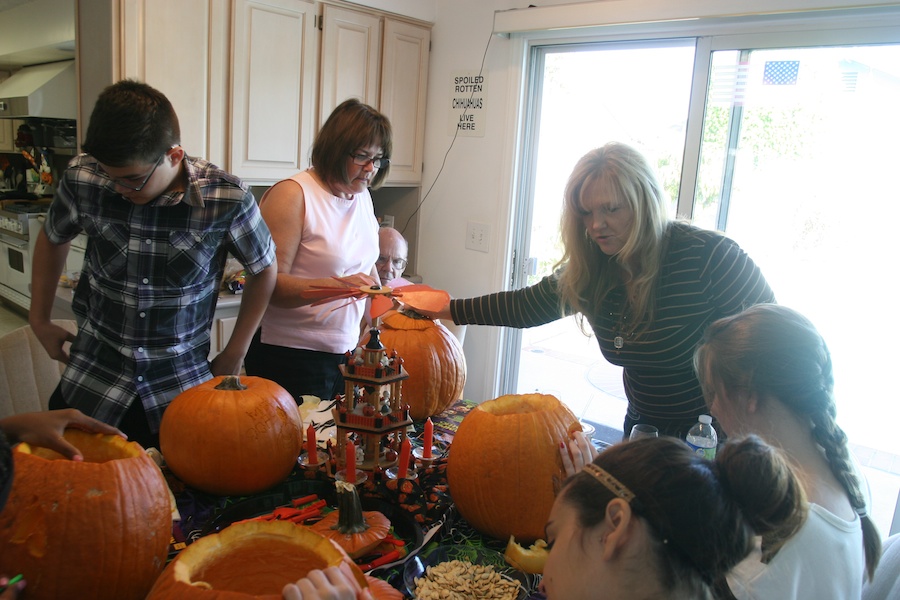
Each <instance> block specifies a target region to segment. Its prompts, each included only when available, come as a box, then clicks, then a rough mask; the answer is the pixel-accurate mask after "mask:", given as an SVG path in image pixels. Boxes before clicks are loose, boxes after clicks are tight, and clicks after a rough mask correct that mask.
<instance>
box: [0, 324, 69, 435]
mask: <svg viewBox="0 0 900 600" xmlns="http://www.w3.org/2000/svg"><path fill="white" fill-rule="evenodd" d="M54 323H56V324H57V325H60V326H62V327H64V328H65V329H67V330H69V331H71V332H72V333H75V332H76V329H77V326H76V324H75V321H72V320H54ZM63 369H65V365H64V364H62V363H60V362H57V361H55V360H53V359H52V358H50V355H48V354H47V351H46V350H44V347H43V346H41V343H40V342H39V341H38V339H37V337H35V335H34V332H33V331H32V330H31V327H30V326H28V325H25V326H24V327H19V328H18V329H14V330H13V331H10V332H9V333H7V334H6V335H4V336H2V337H0V418H2V417H7V416H9V415H14V414H18V413H23V412H34V411H40V410H46V409H47V402H48V400H49V399H50V395H51V394H52V393H53V390H54V389H56V386H57V384H58V383H59V379H60V376H61V375H62V372H63Z"/></svg>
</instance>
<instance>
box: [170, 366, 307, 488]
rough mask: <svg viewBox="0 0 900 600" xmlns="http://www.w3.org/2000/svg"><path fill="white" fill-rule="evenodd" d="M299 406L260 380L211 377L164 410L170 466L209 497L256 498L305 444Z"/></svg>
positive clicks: (282, 475) (280, 475)
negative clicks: (240, 496) (208, 494)
mask: <svg viewBox="0 0 900 600" xmlns="http://www.w3.org/2000/svg"><path fill="white" fill-rule="evenodd" d="M302 432H303V422H302V419H301V418H300V413H299V412H298V411H297V403H296V401H295V400H294V399H293V398H292V397H291V395H290V394H289V393H288V392H287V390H285V389H284V388H283V387H281V386H280V385H278V384H277V383H275V382H274V381H269V380H268V379H263V378H262V377H241V378H238V377H232V376H227V377H216V378H214V379H211V380H209V381H207V382H205V383H201V384H200V385H197V386H195V387H193V388H191V389H189V390H185V391H184V392H182V393H181V394H179V395H178V396H176V397H175V399H174V400H173V401H172V403H171V404H169V406H168V408H166V412H165V413H163V418H162V423H161V424H160V429H159V445H160V450H162V454H163V457H164V458H165V460H166V464H167V465H168V467H169V469H171V470H172V472H173V473H174V474H175V475H176V476H177V477H178V478H179V479H180V480H182V481H183V482H184V483H186V484H188V485H189V486H191V487H194V488H196V489H198V490H202V491H204V492H209V493H210V494H217V495H236V494H254V493H256V492H260V491H263V490H265V489H267V488H270V487H272V486H273V485H275V484H276V483H278V482H280V481H282V480H284V479H285V478H286V477H287V476H288V475H289V474H290V472H291V469H293V467H294V465H295V464H297V457H298V456H300V449H301V447H302V443H303V434H302Z"/></svg>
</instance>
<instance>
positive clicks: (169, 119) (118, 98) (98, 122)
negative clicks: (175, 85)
mask: <svg viewBox="0 0 900 600" xmlns="http://www.w3.org/2000/svg"><path fill="white" fill-rule="evenodd" d="M180 143H181V129H180V127H179V126H178V116H177V115H176V114H175V109H174V108H172V103H171V102H169V99H168V98H166V97H165V95H164V94H163V93H162V92H160V91H159V90H156V89H154V88H152V87H150V86H149V85H147V84H146V83H141V82H139V81H135V80H133V79H123V80H122V81H119V82H117V83H114V84H112V85H110V86H108V87H107V88H106V89H104V90H103V91H102V92H101V93H100V96H99V97H98V98H97V103H96V104H95V105H94V110H93V111H92V112H91V120H90V123H88V128H87V134H85V137H84V143H83V144H82V145H81V147H82V149H83V150H84V151H85V152H87V153H88V154H91V155H92V156H93V157H94V158H96V159H97V160H98V161H100V162H101V163H103V164H105V165H109V166H111V167H124V166H129V165H132V164H134V163H139V162H141V163H152V162H155V161H156V160H157V159H158V158H159V157H160V155H161V154H162V153H163V152H165V151H166V150H168V149H169V148H171V147H172V146H177V145H178V144H180Z"/></svg>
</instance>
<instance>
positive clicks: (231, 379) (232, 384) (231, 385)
mask: <svg viewBox="0 0 900 600" xmlns="http://www.w3.org/2000/svg"><path fill="white" fill-rule="evenodd" d="M215 389H217V390H223V391H228V392H240V391H242V390H246V389H247V386H246V385H244V384H243V383H241V378H240V377H238V376H237V375H226V376H225V377H223V378H222V381H220V382H219V385H217V386H216V387H215Z"/></svg>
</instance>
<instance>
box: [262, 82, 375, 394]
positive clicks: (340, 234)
mask: <svg viewBox="0 0 900 600" xmlns="http://www.w3.org/2000/svg"><path fill="white" fill-rule="evenodd" d="M390 154H391V125H390V122H389V121H388V119H387V117H385V116H384V115H382V114H381V113H379V112H378V111H376V110H375V109H373V108H372V107H370V106H367V105H365V104H362V103H361V102H359V101H357V100H347V101H345V102H343V103H342V104H341V105H340V106H338V107H337V108H335V109H334V111H333V112H332V113H331V116H330V117H328V120H327V121H326V122H325V125H323V126H322V129H321V130H320V131H319V134H318V135H317V136H316V141H315V143H314V144H313V149H312V161H311V162H312V167H310V168H309V169H307V170H306V171H303V172H301V173H298V174H297V175H294V176H293V177H290V178H288V179H285V180H283V181H280V182H278V183H277V184H275V185H274V186H273V187H272V188H271V189H269V190H268V191H267V192H266V194H265V195H264V196H263V197H262V199H261V200H260V210H261V212H262V216H263V219H265V221H266V224H267V225H268V226H269V230H270V231H271V232H272V238H273V239H274V240H275V245H276V247H277V257H278V280H277V283H276V284H275V291H274V293H273V294H272V300H271V303H270V305H269V308H268V309H267V310H266V314H265V316H264V317H263V320H262V324H261V326H260V329H259V331H258V332H257V333H256V336H255V337H254V339H253V342H252V343H251V345H250V350H249V351H248V353H247V357H246V359H245V367H246V370H247V374H248V375H255V376H259V377H265V378H266V379H271V380H273V381H275V382H277V383H278V384H280V385H281V386H282V387H284V388H285V389H286V390H288V392H290V393H291V395H293V396H294V398H295V399H298V400H299V397H300V396H301V395H312V396H318V397H319V398H323V399H326V400H330V399H331V398H333V397H334V396H335V395H336V394H340V393H343V378H342V377H341V373H340V370H339V369H338V365H340V364H341V363H342V362H343V361H344V355H345V352H347V351H348V350H352V349H353V348H355V347H356V345H357V342H358V340H359V335H360V323H361V322H362V320H363V316H364V311H365V306H366V303H365V302H351V303H347V301H346V300H335V301H334V302H327V303H324V304H321V305H319V306H309V304H310V303H311V302H313V300H308V299H304V298H301V293H302V292H303V291H304V290H307V289H309V288H310V286H323V285H326V286H327V285H335V281H334V279H333V278H334V277H340V278H343V280H344V281H348V282H351V283H354V284H355V285H369V284H372V283H377V282H378V281H379V280H378V273H377V270H376V267H375V262H376V261H377V260H378V222H377V221H376V220H375V211H374V208H373V206H372V197H371V196H370V195H369V188H373V189H374V188H377V187H378V186H379V185H381V183H382V182H383V181H384V178H385V177H386V176H387V172H388V166H389V164H390V161H389V159H388V157H389V156H390Z"/></svg>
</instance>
